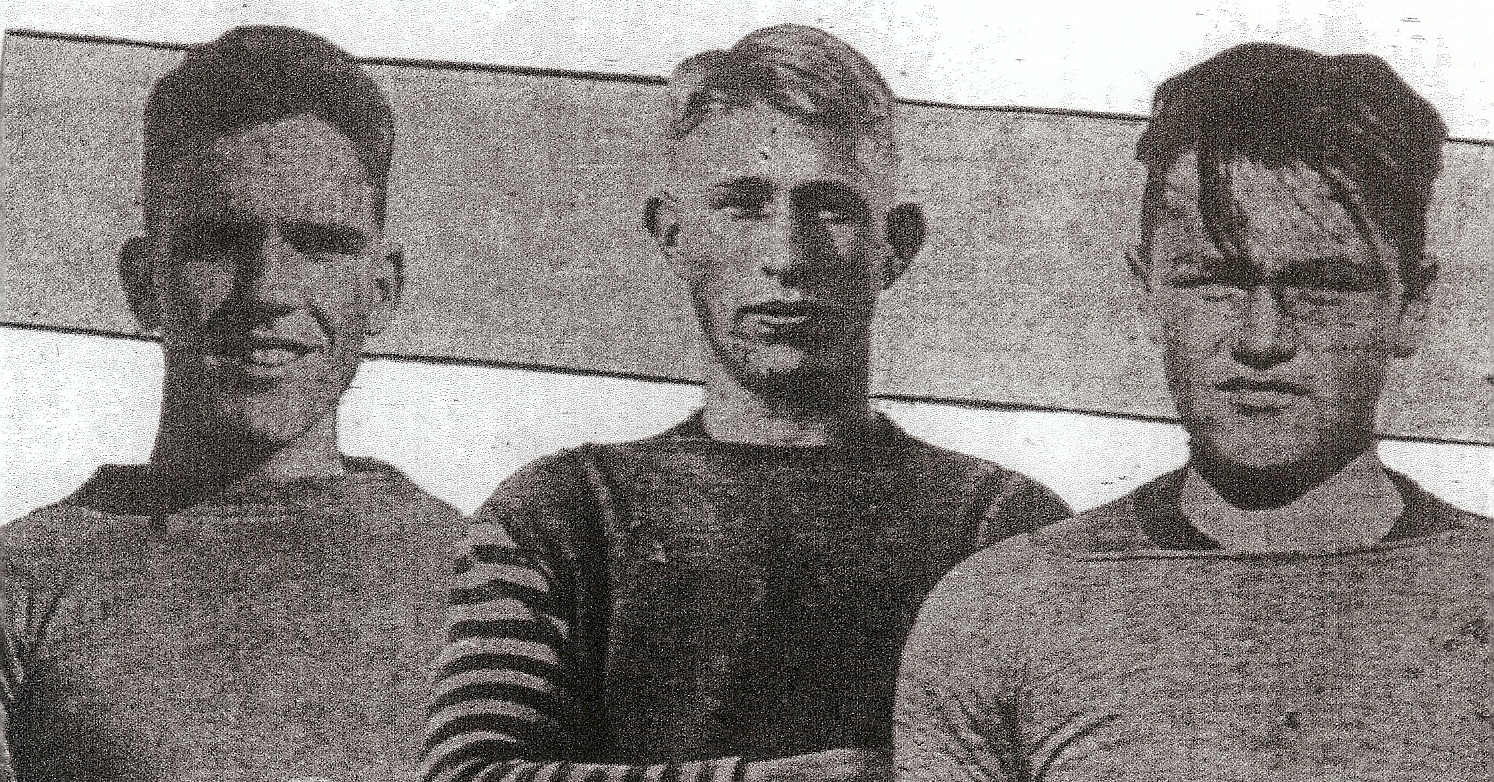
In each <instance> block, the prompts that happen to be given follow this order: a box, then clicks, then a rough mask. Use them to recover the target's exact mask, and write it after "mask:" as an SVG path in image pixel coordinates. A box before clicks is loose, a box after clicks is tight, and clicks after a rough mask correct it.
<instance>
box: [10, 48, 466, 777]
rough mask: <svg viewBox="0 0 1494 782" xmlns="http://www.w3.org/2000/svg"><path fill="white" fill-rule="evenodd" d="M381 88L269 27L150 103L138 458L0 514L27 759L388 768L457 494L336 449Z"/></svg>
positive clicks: (133, 766)
mask: <svg viewBox="0 0 1494 782" xmlns="http://www.w3.org/2000/svg"><path fill="white" fill-rule="evenodd" d="M393 137H394V134H393V122H392V119H391V115H390V111H389V105H388V103H387V102H386V100H385V98H384V96H383V95H382V93H381V92H380V91H379V88H378V87H377V86H376V85H375V84H374V82H373V81H372V80H371V79H369V77H368V76H367V75H366V74H364V73H363V71H362V70H361V69H360V68H359V67H358V65H357V64H356V63H354V62H353V61H352V60H351V59H350V58H349V57H348V55H347V54H346V53H344V52H343V51H342V50H340V49H338V48H337V47H335V46H333V45H332V44H330V43H328V42H327V41H325V40H322V39H321V38H318V37H316V36H313V35H311V34H309V33H304V32H301V31H298V30H292V29H288V28H280V27H247V28H239V29H236V30H233V31H230V32H228V33H226V34H225V35H223V36H222V37H221V38H219V39H218V40H216V41H213V42H211V43H208V44H204V45H201V46H197V47H194V48H193V49H191V50H190V51H189V52H188V53H187V55H186V58H185V59H184V60H183V61H182V62H181V64H180V65H178V66H177V67H176V68H175V69H174V70H172V71H171V72H170V73H168V74H166V75H165V76H164V77H162V78H161V80H160V81H158V82H157V83H156V84H155V86H154V89H153V90H152V91H151V94H150V98H149V101H148V103H147V105H146V108H145V160H144V169H143V173H144V177H143V179H144V205H145V233H144V236H142V237H140V238H136V239H132V240H130V241H129V242H128V243H127V244H126V246H125V248H124V251H123V253H122V257H121V262H120V271H121V274H122V277H123V281H124V287H125V290H126V292H127V294H128V298H129V301H130V304H131V306H132V307H133V309H134V311H135V314H136V316H137V318H138V319H139V321H140V325H141V327H142V328H143V329H144V330H146V331H150V332H155V333H158V334H159V335H160V338H161V346H162V349H163V351H164V353H165V385H164V389H163V394H162V397H163V399H162V407H161V421H160V429H159V431H158V433H157V436H156V441H155V447H154V449H153V450H152V452H151V455H150V461H149V463H148V464H146V465H139V466H107V467H104V468H102V469H100V470H99V472H98V473H97V474H96V475H95V476H94V477H93V478H91V479H90V480H89V481H88V482H87V483H86V484H85V485H84V486H83V487H82V488H80V489H79V490H78V491H77V492H76V493H74V494H73V495H72V496H71V497H68V498H67V499H65V500H63V501H61V502H60V503H57V504H55V505H52V506H50V507H47V508H44V509H42V510H38V511H36V512H34V513H32V514H30V515H28V516H26V517H24V518H22V519H20V520H18V521H15V522H13V523H11V524H8V525H6V526H5V527H4V529H3V530H0V706H3V708H0V727H3V729H4V730H3V734H0V735H3V736H4V738H5V740H6V743H8V745H9V748H10V752H11V755H12V757H13V761H14V767H15V773H16V775H17V777H18V778H19V779H20V780H21V782H40V781H42V780H46V781H49V782H50V781H53V780H56V781H58V782H61V781H63V780H80V781H81V780H88V782H101V781H110V782H113V781H116V780H142V781H144V780H150V781H152V782H161V780H189V779H192V780H209V779H212V780H220V779H229V780H234V779H243V780H255V781H256V782H259V781H262V780H268V781H270V782H289V780H292V779H300V780H303V781H304V780H312V779H326V780H352V779H359V780H381V779H385V780H394V779H404V778H407V777H408V776H409V775H410V773H411V772H412V771H413V768H412V766H413V765H414V758H415V755H416V750H415V749H414V747H413V746H411V743H412V742H413V741H418V736H419V733H420V728H421V725H422V724H423V722H424V713H425V704H426V702H427V701H428V699H429V697H430V695H429V687H430V683H429V673H428V671H429V665H430V662H431V660H432V659H433V658H434V656H435V653H436V652H437V651H438V650H439V642H438V641H439V637H440V627H441V618H442V609H443V607H444V599H443V595H442V585H441V584H440V581H441V579H439V578H432V576H431V573H432V572H433V571H432V569H433V568H439V567H443V566H444V562H445V561H446V560H448V558H449V557H451V556H454V555H455V552H456V543H457V541H458V540H459V537H460V532H459V530H460V517H459V515H458V514H457V513H456V511H454V510H453V509H452V508H450V507H448V506H447V505H445V504H443V503H441V502H440V501H438V500H436V499H435V498H433V497H431V496H429V495H427V494H426V493H425V492H423V491H421V490H420V489H419V488H417V487H416V486H415V485H414V484H412V483H410V481H409V480H407V479H406V478H405V477H404V476H403V475H401V474H399V473H398V472H396V471H395V470H394V469H393V468H391V467H390V466H388V465H386V464H383V463H380V462H377V461H373V460H368V459H350V458H345V457H343V456H342V454H341V453H340V452H339V451H338V449H337V408H338V403H339V400H340V398H341V396H342V394H343V392H344V391H345V390H347V388H348V384H349V383H350V382H351V381H352V379H353V375H354V372H355V371H356V370H357V368H358V363H359V358H360V352H361V348H362V346H363V343H364V340H365V339H366V338H367V337H368V336H370V335H372V334H376V333H378V332H379V331H380V330H381V329H383V328H384V326H385V325H386V324H387V323H388V322H389V319H390V317H391V314H392V311H393V309H394V306H395V303H396V302H397V300H398V298H399V294H400V286H401V282H402V270H401V265H402V261H401V260H400V256H399V252H398V250H397V249H396V248H395V246H394V245H393V244H391V243H390V242H389V241H388V240H386V239H385V237H384V235H383V224H384V202H385V181H386V177H387V175H388V171H389V159H390V151H391V146H392V143H393Z"/></svg>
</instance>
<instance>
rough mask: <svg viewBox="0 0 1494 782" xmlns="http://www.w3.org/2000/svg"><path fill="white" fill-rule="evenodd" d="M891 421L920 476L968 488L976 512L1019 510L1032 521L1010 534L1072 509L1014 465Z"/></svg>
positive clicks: (911, 467)
mask: <svg viewBox="0 0 1494 782" xmlns="http://www.w3.org/2000/svg"><path fill="white" fill-rule="evenodd" d="M888 426H890V427H891V428H892V430H893V432H894V434H893V435H892V439H893V440H894V441H895V442H897V443H899V445H900V448H898V451H899V452H900V453H901V454H903V458H904V460H905V462H906V463H907V464H908V465H909V471H910V472H912V473H914V474H916V476H917V478H918V479H919V480H920V481H921V482H924V483H925V484H926V485H930V486H935V487H942V488H947V489H948V490H951V491H960V492H962V493H964V494H965V495H966V498H967V501H968V502H969V503H970V504H972V505H973V506H975V510H976V512H977V513H984V514H988V515H989V514H993V513H994V514H996V515H1002V514H1016V515H1019V516H1022V517H1024V521H1026V522H1030V523H1026V524H1023V525H1021V526H1019V527H1018V528H1016V529H1012V530H1010V531H1009V532H1008V533H1007V534H1013V533H1016V532H1026V531H1028V530H1030V529H1034V528H1036V527H1038V526H1041V525H1043V524H1047V523H1049V522H1052V521H1056V520H1058V519H1061V518H1065V517H1067V516H1070V515H1072V511H1071V510H1070V509H1069V506H1068V505H1067V504H1066V503H1065V502H1064V501H1063V500H1062V499H1061V498H1059V496H1058V495H1057V494H1056V493H1055V492H1054V491H1053V490H1052V489H1049V488H1048V487H1047V486H1044V485H1043V484H1042V483H1039V482H1038V481H1036V480H1033V479H1032V478H1030V477H1028V476H1026V475H1024V474H1022V473H1020V472H1017V471H1016V470H1012V469H1008V468H1006V467H1003V466H1001V465H999V464H997V463H995V462H992V461H989V460H987V459H982V458H979V457H977V456H971V455H970V454H966V453H961V452H959V451H955V450H951V449H949V448H945V447H943V446H939V445H934V444H933V443H930V442H926V441H924V440H921V439H919V438H917V437H914V436H913V435H911V434H908V433H907V432H904V431H903V430H902V429H901V428H898V427H897V425H896V424H893V423H891V422H890V421H889V422H888ZM999 537H1004V535H1002V536H999Z"/></svg>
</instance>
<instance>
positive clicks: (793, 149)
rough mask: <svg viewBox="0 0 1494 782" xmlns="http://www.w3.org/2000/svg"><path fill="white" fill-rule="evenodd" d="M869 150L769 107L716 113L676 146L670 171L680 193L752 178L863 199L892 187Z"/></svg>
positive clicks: (847, 137)
mask: <svg viewBox="0 0 1494 782" xmlns="http://www.w3.org/2000/svg"><path fill="white" fill-rule="evenodd" d="M873 146H874V145H873V144H872V143H871V142H870V141H868V140H865V139H858V138H855V137H853V136H852V135H851V134H847V133H843V132H839V131H838V130H836V129H834V128H831V127H828V126H825V125H821V124H816V123H810V122H805V121H804V120H801V119H799V118H796V117H793V116H791V115H789V114H786V113H784V112H781V111H778V110H777V109H774V108H772V107H769V106H762V105H754V106H748V107H743V108H733V109H727V110H724V111H718V112H716V113H714V114H712V115H711V116H709V117H707V118H706V120H705V121H704V122H702V123H701V124H700V125H699V126H698V127H696V128H695V129H694V130H693V131H691V132H690V134H689V135H687V136H686V137H685V138H683V139H681V140H680V141H679V142H677V143H676V145H675V149H674V155H673V168H674V173H675V176H676V178H677V179H678V180H679V182H680V184H682V185H684V186H685V187H686V188H691V187H695V188H709V187H712V186H714V185H717V184H722V183H726V182H731V181H733V180H737V179H741V178H744V177H758V178H761V179H764V180H766V181H769V182H772V183H774V184H776V185H778V186H780V187H783V188H792V187H794V186H796V185H798V184H801V183H804V182H813V181H831V182H841V183H843V184H846V185H848V186H851V187H853V188H855V189H856V190H859V191H862V192H864V193H869V192H873V191H878V190H883V189H886V188H889V187H890V186H891V184H892V181H891V180H892V172H891V171H889V170H888V167H887V166H886V165H885V164H881V163H878V162H876V161H877V155H876V154H875V151H874V149H873Z"/></svg>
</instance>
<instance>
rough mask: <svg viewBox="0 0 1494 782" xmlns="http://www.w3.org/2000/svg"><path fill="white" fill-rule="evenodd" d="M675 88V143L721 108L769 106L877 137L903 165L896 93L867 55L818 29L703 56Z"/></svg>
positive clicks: (755, 38)
mask: <svg viewBox="0 0 1494 782" xmlns="http://www.w3.org/2000/svg"><path fill="white" fill-rule="evenodd" d="M669 88H670V89H669V92H670V95H669V98H670V99H669V107H668V117H667V118H666V121H665V134H666V136H667V137H668V138H669V139H670V141H671V142H676V141H679V140H680V139H683V138H684V137H686V136H688V135H689V134H690V132H691V131H693V130H695V128H696V127H698V126H699V125H700V124H701V122H703V121H705V119H706V118H707V117H709V116H711V115H712V114H714V113H716V112H719V111H724V110H729V109H734V108H745V107H749V106H755V105H766V106H770V107H772V108H775V109H777V110H779V111H782V112H784V113H786V114H788V115H790V116H792V117H795V118H798V119H800V120H803V121H805V122H809V123H814V124H819V125H824V126H826V127H829V128H831V129H833V130H835V131H837V132H839V133H843V134H846V135H848V136H852V137H855V138H858V139H864V140H867V141H870V142H872V143H873V144H875V145H876V147H877V148H878V151H879V152H880V153H881V154H883V155H885V156H886V161H887V162H888V163H890V164H891V165H894V166H895V165H896V164H897V160H898V156H897V155H898V153H897V139H896V137H895V135H894V133H893V109H894V106H895V105H896V102H897V101H896V99H895V98H894V97H893V95H892V90H891V89H889V88H888V86H887V82H886V80H885V79H883V78H882V74H881V73H880V72H879V71H878V70H877V68H876V66H874V65H872V64H871V61H869V60H867V59H866V57H865V56H864V55H862V54H861V53H860V52H858V51H856V49H854V48H853V47H851V45H850V44H847V43H846V42H845V41H842V40H840V39H839V38H836V37H835V36H833V35H831V34H830V33H827V32H825V31H824V30H820V29H818V28H815V27H808V26H805V25H797V24H781V25H776V26H773V27H764V28H762V29H761V30H757V31H754V32H752V33H749V34H748V35H747V36H746V37H744V38H742V40H740V41H737V43H736V44H735V45H734V46H732V47H731V48H730V49H726V50H721V49H713V50H711V51H708V52H702V53H700V54H697V55H695V56H693V57H690V58H689V59H687V60H685V61H684V62H682V63H680V64H679V66H678V67H676V68H675V69H674V73H673V74H672V75H671V76H670V79H669Z"/></svg>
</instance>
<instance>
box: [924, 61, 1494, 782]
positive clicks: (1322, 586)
mask: <svg viewBox="0 0 1494 782" xmlns="http://www.w3.org/2000/svg"><path fill="white" fill-rule="evenodd" d="M1445 133H1446V131H1445V129H1444V128H1443V125H1442V122H1441V120H1440V119H1439V118H1438V116H1437V113H1436V111H1435V110H1434V109H1433V108H1432V107H1431V106H1430V105H1429V104H1427V102H1426V101H1424V100H1423V99H1422V98H1421V97H1420V96H1418V95H1416V94H1415V93H1414V92H1412V90H1411V89H1410V88H1409V87H1407V86H1406V85H1405V84H1404V83H1403V82H1401V80H1400V79H1399V78H1397V77H1396V75H1395V74H1394V73H1393V72H1392V71H1391V70H1390V69H1389V68H1388V67H1387V66H1386V65H1385V63H1384V62H1382V61H1381V60H1379V59H1378V58H1375V57H1371V56H1368V55H1344V56H1336V57H1325V56H1322V55H1319V54H1315V53H1313V52H1307V51H1303V50H1300V49H1293V48H1289V47H1284V46H1278V45H1273V44H1249V45H1245V46H1240V47H1236V48H1234V49H1230V50H1228V51H1226V52H1223V53H1222V54H1219V55H1218V56H1216V57H1214V58H1213V59H1211V60H1209V61H1207V62H1205V63H1203V64H1201V65H1198V66H1197V67H1195V68H1193V69H1191V70H1189V71H1187V72H1185V73H1183V74H1181V75H1179V76H1177V77H1175V78H1173V79H1171V80H1169V81H1168V82H1166V83H1164V84H1163V85H1162V86H1161V88H1159V89H1158V91H1157V98H1156V103H1155V112H1154V115H1153V117H1152V120H1151V122H1150V124H1149V125H1148V127H1147V129H1146V132H1145V134H1144V135H1143V136H1142V138H1141V142H1140V144H1139V146H1138V156H1139V158H1140V159H1141V161H1142V162H1143V163H1145V164H1146V167H1147V170H1148V181H1147V188H1146V195H1145V201H1144V203H1143V206H1142V232H1141V242H1140V245H1139V247H1138V248H1137V249H1136V251H1135V253H1134V254H1133V255H1132V265H1133V269H1134V271H1135V273H1136V276H1137V278H1138V280H1139V282H1140V283H1141V287H1142V288H1143V290H1144V292H1145V301H1146V307H1145V308H1146V310H1147V312H1148V313H1149V317H1151V318H1154V319H1155V321H1156V324H1157V327H1158V329H1159V332H1160V340H1161V342H1162V344H1163V346H1164V354H1163V364H1164V366H1165V368H1166V373H1167V378H1168V381H1169V386H1170V388H1171V390H1172V393H1173V396H1174V397H1175V398H1176V400H1177V404H1178V409H1179V412H1180V413H1181V417H1182V420H1183V424H1184V426H1185V427H1186V428H1187V429H1188V432H1189V435H1190V437H1191V450H1192V458H1191V459H1190V461H1189V463H1188V464H1187V466H1186V467H1184V468H1183V469H1181V470H1178V471H1176V472H1173V473H1171V474H1168V475H1164V476H1162V477H1161V478H1158V479H1156V480H1154V481H1152V482H1150V483H1148V484H1146V485H1145V486H1143V487H1141V488H1140V489H1138V490H1136V491H1135V492H1133V493H1132V494H1130V495H1129V496H1127V497H1124V498H1122V499H1120V500H1118V501H1116V502H1113V503H1111V504H1109V505H1106V506H1104V507H1101V508H1099V509H1097V510H1094V511H1091V512H1088V513H1085V514H1083V515H1081V516H1079V517H1078V518H1075V519H1072V520H1068V521H1064V522H1060V523H1059V524H1055V525H1052V526H1050V527H1047V528H1044V529H1042V530H1039V531H1038V532H1035V533H1033V534H1031V535H1023V536H1020V537H1015V538H1013V539H1011V540H1008V541H1005V542H1003V543H1000V544H997V545H996V546H994V547H992V548H991V549H989V550H987V551H985V552H983V553H981V554H979V555H977V556H976V557H974V558H972V559H971V560H970V561H968V562H966V563H963V564H962V565H960V566H959V567H958V568H956V569H955V570H954V571H953V572H952V573H951V574H950V575H949V576H948V577H947V578H946V579H945V580H944V581H943V582H941V584H940V585H939V587H938V588H937V589H936V590H934V592H933V594H932V595H931V596H930V597H929V600H928V602H927V603H926V604H925V607H924V609H923V611H922V613H921V615H920V618H919V620H918V625H917V626H916V627H915V629H914V630H913V632H912V635H911V636H910V639H909V642H908V648H907V651H906V654H905V657H904V665H903V670H902V673H901V675H900V682H899V687H898V705H897V716H896V720H897V727H896V742H895V743H896V754H897V766H898V775H899V779H902V780H909V781H914V780H916V781H918V782H923V781H925V780H927V782H949V781H950V780H1046V782H1067V781H1068V780H1086V781H1087V780H1098V779H1104V780H1146V782H1168V781H1169V780H1179V782H1181V781H1182V780H1188V781H1189V782H1192V781H1193V780H1260V779H1273V780H1274V779H1282V780H1287V779H1291V780H1297V779H1301V780H1340V779H1341V780H1386V781H1388V780H1405V781H1406V782H1411V781H1412V780H1415V782H1421V781H1422V780H1427V779H1437V780H1484V779H1488V776H1487V775H1488V768H1489V766H1488V763H1489V742H1490V737H1491V733H1490V732H1489V724H1488V721H1489V701H1488V635H1487V629H1486V627H1487V625H1486V622H1487V608H1486V601H1487V599H1488V588H1489V583H1488V577H1487V575H1486V572H1487V567H1488V533H1487V530H1488V521H1487V519H1484V518H1481V517H1478V516H1476V515H1474V514H1471V513H1466V512H1463V511H1460V510H1457V509H1455V508H1453V507H1450V506H1448V505H1446V504H1444V503H1443V502H1441V501H1440V500H1438V499H1437V498H1435V497H1433V496H1432V495H1430V494H1428V493H1427V492H1426V491H1424V490H1423V489H1421V488H1420V487H1418V486H1417V485H1416V484H1414V483H1412V482H1411V481H1410V480H1409V479H1407V478H1406V477H1405V476H1402V475H1399V474H1397V473H1394V472H1391V471H1389V470H1387V469H1385V467H1383V466H1382V465H1381V464H1380V462H1379V460H1378V459H1377V458H1376V456H1375V448H1374V446H1375V438H1374V432H1373V425H1374V420H1375V406H1376V402H1377V400H1378V398H1379V395H1380V389H1381V386H1382V384H1383V382H1384V380H1385V377H1386V373H1387V371H1388V370H1389V367H1390V363H1391V359H1393V358H1397V357H1404V356H1406V355H1409V354H1410V353H1411V351H1412V349H1413V348H1414V347H1415V346H1416V343H1417V340H1418V338H1419V334H1420V330H1421V323H1422V320H1423V318H1424V317H1425V314H1426V307H1427V302H1428V295H1429V292H1430V288H1431V283H1432V281H1433V279H1434V278H1435V275H1436V266H1435V264H1434V263H1433V262H1432V261H1431V260H1430V259H1429V258H1427V257H1426V255H1425V254H1424V241H1425V231H1426V216H1427V204H1428V200H1429V199H1430V197H1431V193H1432V183H1433V180H1434V179H1435V178H1436V176H1437V174H1438V172H1439V170H1440V168H1441V146H1442V143H1443V141H1444V138H1445Z"/></svg>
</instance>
